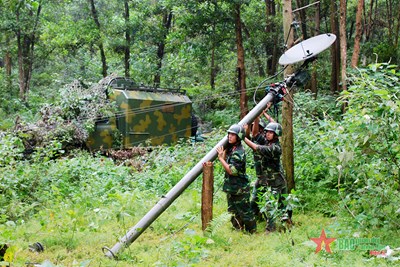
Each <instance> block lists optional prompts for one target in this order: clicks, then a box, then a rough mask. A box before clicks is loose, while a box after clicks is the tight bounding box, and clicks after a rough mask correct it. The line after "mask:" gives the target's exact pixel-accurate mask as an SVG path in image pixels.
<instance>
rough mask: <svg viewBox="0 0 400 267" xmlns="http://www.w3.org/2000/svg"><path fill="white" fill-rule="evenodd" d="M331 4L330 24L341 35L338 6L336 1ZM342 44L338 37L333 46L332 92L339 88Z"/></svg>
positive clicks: (333, 31)
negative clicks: (340, 44)
mask: <svg viewBox="0 0 400 267" xmlns="http://www.w3.org/2000/svg"><path fill="white" fill-rule="evenodd" d="M330 2H331V5H330V11H331V13H330V24H331V30H332V33H333V34H335V35H336V37H339V27H338V19H337V16H336V14H337V6H336V1H335V0H331V1H330ZM339 51H340V46H339V42H338V40H337V39H336V41H335V43H334V44H333V45H332V46H331V62H332V68H331V92H332V93H336V92H337V91H338V90H339V88H338V87H339V70H340V53H339Z"/></svg>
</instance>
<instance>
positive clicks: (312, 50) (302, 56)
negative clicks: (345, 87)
mask: <svg viewBox="0 0 400 267" xmlns="http://www.w3.org/2000/svg"><path fill="white" fill-rule="evenodd" d="M335 40H336V35H334V34H332V33H325V34H320V35H317V36H314V37H311V38H308V39H307V40H304V41H301V42H300V43H298V44H297V45H295V46H293V47H291V48H290V49H289V50H287V51H286V52H285V53H283V55H282V56H281V57H280V58H279V64H281V65H288V64H294V63H297V62H300V61H303V60H306V59H309V58H312V57H315V56H316V55H318V54H319V53H321V52H322V51H324V50H325V49H327V48H328V47H330V46H331V45H332V44H333V43H334V42H335Z"/></svg>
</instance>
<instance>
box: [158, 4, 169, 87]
mask: <svg viewBox="0 0 400 267" xmlns="http://www.w3.org/2000/svg"><path fill="white" fill-rule="evenodd" d="M171 22H172V12H168V11H164V15H163V29H162V31H163V34H162V40H160V42H159V43H158V50H157V60H158V62H157V71H156V75H155V76H154V86H159V85H160V83H161V68H162V61H163V58H164V54H165V39H166V38H167V35H168V32H169V29H170V28H171Z"/></svg>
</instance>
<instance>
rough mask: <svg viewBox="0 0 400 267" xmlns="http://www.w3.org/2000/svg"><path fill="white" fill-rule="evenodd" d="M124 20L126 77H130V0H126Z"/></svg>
mask: <svg viewBox="0 0 400 267" xmlns="http://www.w3.org/2000/svg"><path fill="white" fill-rule="evenodd" d="M124 10H125V13H124V20H125V47H124V66H125V77H126V78H129V77H130V64H129V62H130V57H131V33H130V31H131V27H130V22H129V0H124Z"/></svg>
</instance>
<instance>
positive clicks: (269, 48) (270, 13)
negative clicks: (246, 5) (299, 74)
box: [264, 0, 279, 75]
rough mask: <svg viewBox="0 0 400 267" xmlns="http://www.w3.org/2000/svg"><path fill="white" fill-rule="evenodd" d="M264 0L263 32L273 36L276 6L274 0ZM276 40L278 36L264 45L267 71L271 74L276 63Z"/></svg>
mask: <svg viewBox="0 0 400 267" xmlns="http://www.w3.org/2000/svg"><path fill="white" fill-rule="evenodd" d="M264 2H265V19H266V26H265V33H266V35H267V36H275V35H276V28H277V25H276V24H275V19H274V18H275V17H276V8H275V1H271V0H264ZM278 40H279V38H276V37H275V38H272V45H269V44H267V45H266V46H265V49H266V52H267V73H268V74H269V75H273V74H275V72H276V66H277V64H278Z"/></svg>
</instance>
